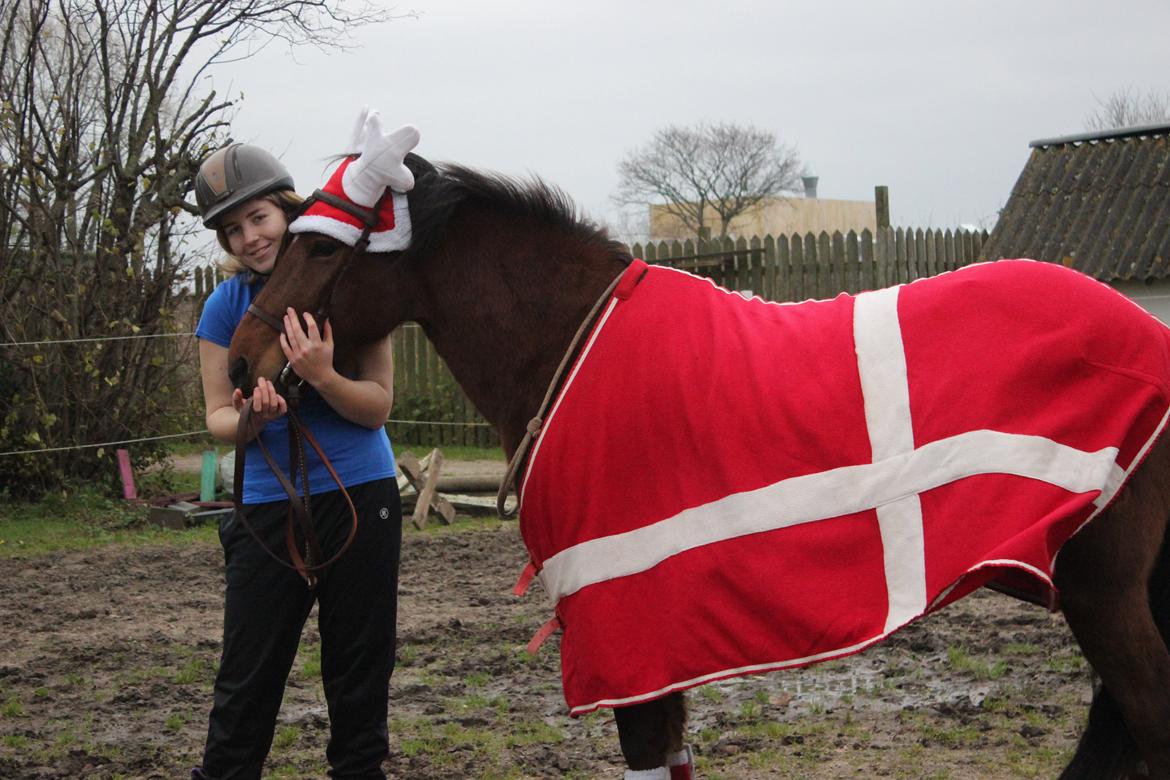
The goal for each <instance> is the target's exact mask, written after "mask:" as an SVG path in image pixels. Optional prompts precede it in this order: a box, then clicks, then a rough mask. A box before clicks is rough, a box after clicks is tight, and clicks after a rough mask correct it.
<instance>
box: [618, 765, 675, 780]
mask: <svg viewBox="0 0 1170 780" xmlns="http://www.w3.org/2000/svg"><path fill="white" fill-rule="evenodd" d="M626 780H670V770H669V769H667V768H666V767H664V766H660V767H658V768H657V769H638V770H633V769H627V770H626Z"/></svg>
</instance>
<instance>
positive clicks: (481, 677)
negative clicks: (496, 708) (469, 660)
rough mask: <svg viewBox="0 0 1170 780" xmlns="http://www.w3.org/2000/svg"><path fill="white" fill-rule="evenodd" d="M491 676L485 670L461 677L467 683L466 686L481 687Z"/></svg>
mask: <svg viewBox="0 0 1170 780" xmlns="http://www.w3.org/2000/svg"><path fill="white" fill-rule="evenodd" d="M491 679H492V676H491V675H490V674H488V673H487V672H472V673H471V674H469V675H467V677H465V678H463V682H464V683H466V684H467V687H468V688H482V687H483V686H485V685H487V684H488V681H489V680H491Z"/></svg>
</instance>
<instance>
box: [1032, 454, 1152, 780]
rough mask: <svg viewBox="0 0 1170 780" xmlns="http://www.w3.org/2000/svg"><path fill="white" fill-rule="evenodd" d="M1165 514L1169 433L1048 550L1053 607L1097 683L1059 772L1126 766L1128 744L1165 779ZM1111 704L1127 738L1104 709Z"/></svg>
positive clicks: (1095, 773)
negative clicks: (1055, 549)
mask: <svg viewBox="0 0 1170 780" xmlns="http://www.w3.org/2000/svg"><path fill="white" fill-rule="evenodd" d="M1168 515H1170V440H1166V441H1163V442H1162V443H1160V444H1159V446H1158V447H1156V448H1155V450H1154V451H1153V452H1152V453H1151V454H1150V457H1149V458H1148V459H1147V461H1146V462H1145V463H1144V464H1143V465H1142V467H1141V468H1140V469H1139V470H1138V471H1137V472H1136V473H1135V474H1134V476H1133V478H1132V479H1131V480H1130V482H1129V484H1128V485H1127V486H1126V488H1125V490H1124V492H1123V493H1122V494H1121V495H1120V496H1119V497H1118V499H1117V501H1116V502H1115V503H1114V505H1113V506H1112V507H1110V509H1109V511H1108V512H1106V513H1105V514H1103V515H1102V516H1101V517H1099V518H1097V519H1096V520H1094V521H1093V522H1091V523H1089V525H1088V526H1086V527H1085V528H1083V529H1081V531H1080V533H1078V534H1077V535H1076V536H1074V537H1073V538H1072V539H1070V540H1069V541H1068V542H1067V543H1066V544H1065V546H1064V548H1063V549H1062V550H1061V552H1060V555H1059V556H1058V557H1057V566H1056V572H1055V575H1056V576H1055V579H1056V585H1057V587H1058V588H1059V590H1060V597H1061V606H1062V609H1063V611H1064V614H1065V617H1066V619H1067V620H1068V624H1069V627H1070V628H1071V629H1072V632H1073V635H1074V636H1075V637H1076V639H1077V642H1078V643H1079V644H1080V646H1081V650H1082V651H1083V652H1084V654H1085V657H1086V658H1087V659H1088V661H1089V663H1090V664H1092V666H1093V668H1094V669H1095V670H1096V671H1097V674H1099V675H1100V677H1101V682H1102V685H1103V686H1104V691H1103V692H1100V693H1099V694H1098V696H1097V697H1095V700H1094V704H1093V710H1092V712H1091V713H1090V725H1089V728H1088V730H1087V731H1086V733H1085V736H1084V738H1083V739H1082V742H1081V745H1080V746H1079V747H1078V750H1077V755H1076V756H1074V759H1073V762H1072V763H1071V764H1070V765H1069V768H1068V770H1066V773H1065V776H1066V777H1081V776H1084V777H1101V776H1105V774H1106V773H1107V772H1109V773H1111V772H1118V773H1124V772H1129V771H1132V770H1133V766H1134V764H1135V763H1136V760H1137V757H1136V756H1126V755H1125V752H1126V749H1127V746H1128V749H1129V750H1132V749H1133V745H1134V744H1136V746H1137V748H1138V750H1139V751H1140V752H1141V754H1142V757H1143V758H1144V759H1145V761H1146V764H1147V768H1148V770H1149V773H1150V776H1151V777H1154V778H1170V651H1168V650H1167V646H1166V641H1165V639H1164V638H1163V635H1162V633H1161V632H1160V631H1159V626H1158V620H1159V619H1161V620H1163V621H1165V620H1166V619H1170V603H1168V597H1167V594H1166V593H1165V590H1166V588H1165V587H1163V583H1161V580H1163V579H1164V578H1165V577H1166V575H1167V573H1168V572H1167V571H1166V567H1167V566H1168V565H1170V562H1168V561H1166V560H1165V556H1166V550H1165V536H1166V525H1167V517H1168ZM1151 588H1152V589H1151ZM1156 613H1159V614H1160V613H1167V614H1164V615H1161V614H1160V617H1158V618H1156V616H1155V615H1156ZM1110 697H1111V698H1112V701H1110ZM1116 710H1120V713H1121V716H1122V718H1123V719H1124V726H1125V729H1126V730H1127V731H1128V736H1129V737H1130V738H1132V742H1130V741H1129V740H1128V739H1126V735H1125V734H1124V733H1121V732H1118V731H1117V728H1118V725H1119V724H1117V723H1116V718H1115V717H1114V718H1110V717H1108V714H1109V713H1110V712H1115V711H1116Z"/></svg>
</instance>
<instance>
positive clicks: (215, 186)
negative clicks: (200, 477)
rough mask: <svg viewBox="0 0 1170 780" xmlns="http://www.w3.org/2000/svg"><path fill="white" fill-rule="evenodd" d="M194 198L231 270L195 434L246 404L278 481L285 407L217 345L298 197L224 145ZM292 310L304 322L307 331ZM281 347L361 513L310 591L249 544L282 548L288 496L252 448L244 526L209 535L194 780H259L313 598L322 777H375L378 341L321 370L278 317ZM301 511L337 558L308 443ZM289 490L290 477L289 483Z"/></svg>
mask: <svg viewBox="0 0 1170 780" xmlns="http://www.w3.org/2000/svg"><path fill="white" fill-rule="evenodd" d="M195 192H196V199H197V201H198V204H199V209H200V211H201V213H202V215H203V223H204V225H206V226H207V227H209V228H213V229H214V230H215V231H216V235H217V237H218V238H219V243H220V245H221V246H222V247H223V248H224V249H225V250H226V251H227V252H228V254H229V260H228V262H227V263H226V264H225V266H224V269H225V270H226V271H227V272H228V273H230V274H232V275H231V277H230V278H229V279H228V280H227V281H225V282H223V283H222V284H220V285H219V286H218V287H216V289H215V290H214V291H213V292H212V294H211V296H210V297H209V298H208V299H207V303H206V304H205V305H204V309H203V314H202V316H201V317H200V320H199V326H198V328H197V329H196V335H197V336H198V338H199V363H200V373H201V375H202V379H203V397H204V402H205V405H206V414H207V428H208V430H209V431H211V433H212V434H213V435H214V436H215V437H216V438H217V439H220V440H222V441H225V442H234V441H235V437H236V428H237V425H238V423H239V419H240V410H241V409H242V408H243V406H244V405H245V404H251V406H252V421H253V422H254V423H255V425H256V426H258V427H260V430H259V434H258V435H259V438H260V439H261V440H262V441H263V442H264V444H265V445H266V446H267V447H268V449H269V451H270V452H271V453H272V454H273V455H274V456H275V458H276V460H277V462H278V463H280V464H281V466H282V468H284V469H285V473H286V474H287V473H288V471H287V469H288V433H287V424H286V420H287V418H286V416H285V414H286V412H287V406H286V402H285V399H284V398H282V397H281V396H280V395H278V394H277V392H276V388H275V387H274V386H273V384H272V383H271V382H269V381H268V380H266V379H260V380H259V381H258V382H257V385H256V387H255V388H253V389H252V390H251V392H250V393H249V394H247V395H245V393H243V392H241V391H240V390H238V389H233V387H232V383H231V381H230V380H229V378H228V359H227V355H228V345H229V344H230V342H231V338H232V334H233V333H234V332H235V329H236V327H237V325H238V324H239V322H240V320H241V319H242V318H243V316H244V313H245V312H246V311H247V308H248V304H249V303H250V302H251V301H252V299H253V297H254V296H255V295H257V294H258V293H259V291H260V290H261V289H262V288H263V286H264V280H265V277H266V276H267V275H268V274H270V273H271V272H272V268H273V266H274V264H275V262H276V257H277V254H278V253H279V251H280V248H281V245H282V243H283V241H284V235H285V229H286V228H287V226H288V223H289V220H290V218H291V216H292V215H293V214H294V213H295V211H296V209H297V206H298V204H299V203H300V200H301V199H300V198H299V197H298V196H297V195H296V194H295V192H293V181H292V178H291V177H290V176H289V173H288V171H287V170H286V169H285V167H284V166H283V165H282V164H281V163H280V162H279V161H278V160H277V159H276V158H275V157H273V156H272V155H271V154H269V153H268V152H266V151H264V150H262V149H259V148H256V147H254V146H249V145H246V144H233V145H231V146H228V147H227V148H225V149H221V150H219V151H218V152H216V153H215V154H213V155H212V156H211V157H210V158H208V160H207V161H206V162H204V163H203V165H202V166H201V167H200V169H199V173H198V175H197V177H196V190H195ZM298 314H303V316H304V324H302V322H301V318H300V317H299V316H298ZM284 326H285V335H284V336H282V337H281V347H282V348H283V350H284V353H285V356H286V357H287V359H288V360H289V361H290V362H291V363H292V366H293V368H294V370H295V371H296V373H297V375H298V376H300V377H301V378H303V379H304V380H305V387H304V388H303V390H302V400H301V402H300V416H301V419H302V420H303V422H304V423H305V424H306V425H307V426H308V427H309V429H310V431H311V432H312V433H313V435H314V437H315V438H316V439H317V440H318V442H320V444H321V446H322V448H323V449H324V450H325V453H326V455H327V457H328V458H329V460H330V461H331V462H332V464H333V466H334V468H335V469H336V470H337V473H338V474H339V475H340V476H341V478H342V481H343V482H344V484H345V486H346V489H347V491H348V493H349V495H350V497H351V498H352V500H353V503H354V505H355V506H356V508H357V510H358V515H359V522H358V531H357V537H356V539H355V540H354V543H353V545H352V546H351V547H350V549H349V550H348V551H347V552H346V553H345V554H344V555H343V556H342V557H341V558H340V559H339V560H338V561H337V562H336V563H335V564H334V565H333V566H331V567H330V568H329V570H328V571H327V572H326V573H325V574H324V576H322V577H321V579H320V582H319V583H318V584H317V585H316V587H315V588H310V587H309V586H308V585H307V583H306V581H305V580H304V579H302V578H301V577H300V576H299V575H298V574H297V573H296V572H295V571H294V570H292V569H290V568H287V567H285V566H282V565H281V564H280V563H278V562H277V561H275V560H273V558H272V557H271V556H270V555H269V553H268V552H267V551H265V550H264V549H262V548H261V545H260V544H258V543H257V540H256V539H255V538H253V536H252V535H251V534H250V533H249V531H248V530H247V528H245V527H244V525H243V522H242V520H243V519H246V520H247V522H248V524H249V525H250V526H251V528H252V529H253V530H254V531H255V532H256V533H257V534H258V535H259V536H260V538H261V539H262V540H263V542H264V544H265V545H266V546H267V547H268V549H269V550H271V551H276V552H277V554H278V555H282V556H283V555H287V553H285V552H284V550H285V542H284V534H285V527H286V522H287V513H288V509H289V504H288V499H287V496H286V494H285V493H284V491H283V490H282V489H281V487H280V485H279V483H278V481H277V479H276V477H275V475H273V474H272V473H271V471H270V469H269V467H268V464H267V463H266V462H265V460H264V458H263V456H262V455H261V454H260V453H259V450H258V445H257V443H256V442H255V441H253V442H252V443H251V444H250V445H249V449H248V453H247V459H246V464H247V468H246V471H245V475H244V489H243V493H244V495H243V497H242V500H243V509H242V513H243V515H244V518H240V517H238V516H233V517H232V518H231V519H230V520H228V521H225V522H224V523H223V525H222V526H221V527H220V530H219V535H220V541H221V543H222V544H223V549H224V560H225V565H226V579H227V591H226V596H225V605H224V628H223V656H222V658H221V661H220V667H219V672H218V674H217V676H216V680H215V696H214V702H213V704H212V709H211V716H210V725H209V728H208V733H207V745H206V747H205V750H204V754H203V764H202V766H201V767H200V768H199V769H196V770H195V771H194V773H193V777H194V778H196V779H197V780H198V779H200V778H205V779H207V780H227V778H258V777H260V771H261V768H262V767H263V764H264V760H265V758H266V756H267V755H268V750H269V747H270V746H271V744H272V735H273V730H274V728H275V723H276V715H277V711H278V710H279V709H280V702H281V698H282V696H283V694H284V686H285V682H286V679H287V677H288V673H289V670H290V668H291V666H292V663H293V659H294V658H295V656H296V652H297V647H298V645H299V642H300V636H301V631H302V629H303V627H304V623H305V620H306V619H307V617H308V616H309V611H310V609H311V608H312V606H313V604H314V602H315V603H316V604H317V605H318V627H319V630H320V634H321V676H322V678H323V680H324V687H325V698H326V700H327V703H328V708H329V724H330V739H329V745H328V748H327V750H326V756H327V758H328V761H329V764H330V767H331V771H330V774H331V775H332V776H333V777H335V778H342V777H345V778H371V777H372V778H382V777H385V774H384V773H383V772H382V769H381V765H382V761H383V759H384V758H385V757H386V754H387V751H388V736H387V726H386V714H387V699H388V691H389V684H390V674H391V672H392V671H393V668H394V639H395V619H396V613H397V586H398V559H399V552H400V549H401V543H402V512H401V504H400V502H399V496H398V489H397V485H396V482H395V464H394V454H393V451H392V450H391V449H390V441H389V439H388V438H387V436H386V432H385V429H384V427H383V426H384V425H385V423H386V419H387V418H388V416H389V414H390V406H391V403H392V401H393V380H394V365H393V361H392V358H391V352H390V344H389V339H387V340H385V341H382V342H379V343H376V344H373V345H370V346H369V347H367V348H365V349H363V350H361V351H360V352H359V354H358V355H357V359H356V361H355V365H354V366H353V367H352V369H350V368H347V370H345V371H344V372H339V371H338V369H337V368H335V367H334V364H333V332H332V329H331V327H330V324H329V322H328V321H326V322H316V321H315V320H314V319H313V317H312V315H311V314H309V313H307V312H305V313H298V312H294V311H292V310H291V309H290V310H289V311H287V312H285V315H284ZM306 454H307V457H308V467H309V485H310V492H311V495H312V498H311V504H312V517H313V521H314V524H315V526H316V533H317V536H318V538H319V540H320V543H321V547H322V553H323V554H324V556H325V557H326V558H327V559H328V558H329V557H332V555H333V554H334V553H335V552H336V551H337V550H338V549H340V547H341V545H342V544H343V543H344V541H345V539H346V536H347V534H348V533H349V529H350V527H351V518H350V513H349V510H348V506H347V505H346V503H345V500H344V497H343V495H342V493H341V491H340V490H339V489H338V488H337V486H336V484H335V483H334V481H333V480H332V478H331V477H330V476H329V474H328V472H327V470H326V469H325V467H324V465H323V464H322V463H321V461H320V460H319V459H318V458H317V455H316V453H315V452H314V451H313V450H312V448H309V447H306ZM298 487H300V486H299V483H298Z"/></svg>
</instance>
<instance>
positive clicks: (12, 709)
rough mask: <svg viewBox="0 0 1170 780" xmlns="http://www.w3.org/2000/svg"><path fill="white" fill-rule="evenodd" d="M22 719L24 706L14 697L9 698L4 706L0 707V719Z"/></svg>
mask: <svg viewBox="0 0 1170 780" xmlns="http://www.w3.org/2000/svg"><path fill="white" fill-rule="evenodd" d="M22 717H24V705H23V704H21V703H20V700H19V699H17V698H16V697H15V696H9V697H8V699H7V700H6V701H5V702H4V704H2V705H0V718H22Z"/></svg>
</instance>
